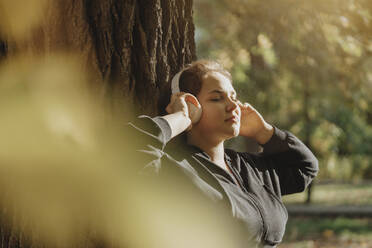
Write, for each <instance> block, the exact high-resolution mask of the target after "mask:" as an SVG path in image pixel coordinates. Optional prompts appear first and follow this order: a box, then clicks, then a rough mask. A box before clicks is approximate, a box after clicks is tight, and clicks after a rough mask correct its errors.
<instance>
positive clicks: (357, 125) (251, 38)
mask: <svg viewBox="0 0 372 248" xmlns="http://www.w3.org/2000/svg"><path fill="white" fill-rule="evenodd" d="M195 10H196V16H195V23H196V27H197V29H196V42H197V54H198V56H199V57H212V58H215V59H219V60H220V61H222V63H224V64H225V65H226V66H227V67H229V68H231V70H232V72H233V77H234V82H235V85H236V86H237V87H238V89H239V90H240V97H242V98H245V100H247V101H249V102H251V103H252V104H253V105H254V106H256V107H257V108H258V110H260V111H262V113H263V114H264V116H265V117H266V118H268V119H269V121H272V122H274V123H276V124H278V125H279V126H280V127H282V128H285V129H288V130H290V131H292V132H293V133H295V134H296V135H298V136H299V137H300V138H301V139H302V140H303V141H304V142H305V143H306V144H307V145H309V146H310V147H311V148H312V150H313V151H315V153H316V155H317V156H318V158H319V159H320V166H321V170H320V178H323V179H325V178H333V179H342V180H360V179H363V178H364V179H366V178H367V179H368V178H371V173H370V171H371V168H372V163H371V161H372V160H371V157H370V152H367V151H371V150H372V135H371V134H372V128H371V124H372V123H371V118H370V116H371V111H372V108H371V106H372V104H371V99H370V97H369V96H368V95H369V93H370V92H371V91H372V88H371V85H372V84H371V72H370V69H367V68H371V52H372V50H371V40H372V39H371V38H372V28H371V25H372V23H371V22H372V19H371V12H372V5H371V2H370V1H364V0H363V1H353V0H342V1H332V0H331V1H318V0H315V1H309V2H306V3H304V2H296V1H291V0H280V1H264V2H262V1H255V0H249V1H241V0H234V1H225V0H219V1H208V0H198V1H195Z"/></svg>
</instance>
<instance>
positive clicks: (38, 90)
mask: <svg viewBox="0 0 372 248" xmlns="http://www.w3.org/2000/svg"><path fill="white" fill-rule="evenodd" d="M118 2H120V3H118V4H116V2H115V1H70V0H65V1H59V0H55V1H53V0H28V1H25V0H13V1H7V0H0V196H1V197H0V204H1V207H2V208H1V211H0V221H1V227H0V233H1V247H37V245H39V246H43V247H45V246H47V247H96V246H97V245H98V246H99V247H105V246H110V245H116V247H128V246H130V247H181V246H180V245H181V244H182V245H183V246H182V247H190V246H197V245H198V244H199V245H200V242H202V243H203V247H214V248H215V247H239V245H240V244H239V243H238V241H239V240H240V238H241V237H236V236H234V231H232V233H231V234H230V236H229V235H226V233H224V232H225V231H226V229H224V228H221V229H216V227H217V226H221V225H219V224H221V223H224V224H226V223H229V218H228V216H225V215H223V213H221V212H219V211H217V210H216V212H211V210H210V209H211V208H209V206H208V205H203V204H204V203H202V202H200V201H198V200H196V201H195V202H192V203H190V202H189V201H187V202H185V199H186V200H187V199H189V198H192V196H191V195H190V196H189V195H188V194H189V193H188V192H187V190H185V191H184V192H183V194H184V195H185V198H184V199H178V200H179V201H178V202H177V203H176V204H175V205H174V206H172V207H173V209H181V210H182V211H181V213H182V214H181V215H180V214H179V213H178V214H177V213H174V212H172V211H169V208H163V206H164V203H165V202H167V203H170V202H174V199H172V198H171V197H169V196H170V195H172V194H169V193H170V192H169V189H168V188H166V187H162V186H161V185H160V187H158V188H151V187H148V188H147V187H146V185H147V182H144V181H141V180H140V179H138V178H135V177H132V175H133V173H134V171H137V169H138V168H136V167H135V166H134V167H133V165H134V164H135V163H134V162H133V161H137V160H136V158H133V157H132V156H131V154H128V153H126V152H125V151H126V149H127V147H128V146H130V144H131V140H133V139H135V137H132V136H131V135H130V134H128V133H125V132H123V125H124V124H125V123H126V122H127V121H128V120H129V119H130V118H132V117H133V116H135V115H136V114H137V113H136V114H134V113H133V108H132V106H133V104H134V105H138V106H141V107H142V109H140V110H139V112H141V113H143V112H146V111H147V112H148V113H152V114H154V113H155V112H156V111H155V109H156V100H157V98H159V97H160V95H161V92H163V91H165V89H167V88H169V84H167V83H168V82H169V81H170V79H171V77H172V76H173V75H174V74H175V72H177V71H178V70H179V68H181V67H182V66H183V65H184V64H186V63H189V62H191V61H192V60H194V59H196V58H210V59H216V60H218V61H219V62H221V63H222V64H223V65H224V66H225V67H226V68H227V69H228V70H230V72H231V73H232V76H233V79H234V86H235V88H236V89H237V91H238V95H239V98H240V99H241V100H243V101H247V102H249V103H251V104H252V105H253V106H254V107H255V108H256V109H257V110H258V111H259V112H260V113H262V115H263V116H264V117H265V119H266V120H267V121H268V122H270V123H273V124H275V125H276V126H278V127H280V128H281V129H286V130H289V131H291V132H292V133H294V134H295V135H296V136H298V137H299V138H300V139H301V140H302V141H303V142H304V143H305V144H306V145H308V146H309V147H310V148H311V150H312V151H313V152H314V153H315V154H316V156H317V158H318V159H319V165H320V173H319V176H318V178H317V179H316V181H315V182H314V184H313V185H312V187H311V191H307V192H304V193H301V194H295V195H291V196H286V197H285V198H284V201H285V203H286V204H287V206H288V209H289V212H290V220H289V223H288V225H287V232H286V235H285V240H284V243H283V244H282V245H281V246H280V247H287V248H288V247H293V248H300V247H303V248H305V247H306V248H315V247H326V248H330V247H339V248H341V247H358V248H360V247H372V159H371V157H372V106H371V103H372V98H371V94H372V2H371V0H309V1H296V0H275V1H274V0H266V1H260V0H194V1H191V0H177V1H170V0H169V1H167V0H163V1H161V3H162V5H161V6H160V5H159V2H160V1H157V0H149V1H118ZM192 10H193V11H192ZM119 13H120V14H119ZM154 23H156V25H157V26H154ZM194 25H195V30H194V29H193V27H194ZM138 30H139V31H138ZM113 99H114V100H115V101H112V100H113ZM238 142H241V141H235V144H234V142H233V144H232V145H236V146H241V145H242V144H241V143H238ZM133 188H135V189H136V190H135V191H133V190H132V189H133ZM154 195H155V196H164V198H163V197H160V198H158V197H154ZM148 206H153V207H155V209H154V208H149V207H148ZM186 206H187V207H186ZM189 206H192V207H191V208H190V207H189ZM206 206H207V207H206ZM154 212H156V213H157V215H154V214H153V213H154ZM77 216H78V217H77ZM216 216H218V219H219V221H220V223H216V221H215V220H216V219H217V218H216ZM221 216H224V217H221ZM221 218H222V220H221ZM164 219H167V220H168V221H167V222H164V221H163V220H164ZM171 220H172V221H171ZM190 220H193V221H190ZM195 220H198V221H197V223H196V224H195ZM56 223H58V224H56ZM133 223H136V224H135V225H134V224H133ZM167 223H168V224H167ZM179 223H182V224H183V226H184V227H185V229H182V230H178V229H177V227H178V226H179ZM195 226H198V227H199V229H194V228H195ZM7 227H10V228H7ZM149 229H150V230H149ZM211 230H212V231H211ZM231 230H234V224H233V223H231ZM201 232H204V235H200V233H201ZM86 233H89V234H91V235H90V236H88V237H87V236H86V235H85V234H86ZM139 234H141V235H139ZM143 234H147V235H145V236H144V235H143ZM169 235H171V236H172V237H175V238H174V239H171V240H170V239H169V238H167V237H169ZM201 236H203V237H205V239H203V240H201V239H200V237H201ZM159 237H161V238H159ZM190 237H193V238H191V239H190ZM225 237H231V240H229V239H225ZM234 242H235V243H234ZM33 244H35V245H36V246H35V245H33Z"/></svg>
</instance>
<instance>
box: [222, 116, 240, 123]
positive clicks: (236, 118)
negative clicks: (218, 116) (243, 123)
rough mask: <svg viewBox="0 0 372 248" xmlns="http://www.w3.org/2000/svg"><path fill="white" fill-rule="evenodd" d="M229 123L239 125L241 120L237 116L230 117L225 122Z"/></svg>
mask: <svg viewBox="0 0 372 248" xmlns="http://www.w3.org/2000/svg"><path fill="white" fill-rule="evenodd" d="M229 121H232V122H236V123H238V122H239V118H238V117H237V116H235V115H233V116H231V117H229V118H227V119H226V120H225V122H229Z"/></svg>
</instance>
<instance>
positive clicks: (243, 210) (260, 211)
mask: <svg viewBox="0 0 372 248" xmlns="http://www.w3.org/2000/svg"><path fill="white" fill-rule="evenodd" d="M129 126H130V127H131V128H132V130H135V131H134V132H135V133H136V135H138V140H135V141H134V142H133V143H134V147H136V149H135V150H136V151H137V152H139V153H140V154H141V155H140V156H141V158H142V162H143V163H144V164H145V170H151V171H155V172H156V173H160V174H161V173H167V171H168V170H178V171H181V172H182V174H184V175H186V177H187V178H188V179H189V180H190V182H192V184H193V185H194V186H196V187H197V188H198V189H199V190H200V192H202V193H203V194H204V195H205V196H207V197H208V198H209V199H211V200H212V201H215V202H224V203H225V204H226V206H227V207H228V208H229V209H231V212H232V215H233V216H234V217H235V218H237V219H239V220H241V221H242V222H243V223H245V225H246V226H247V228H248V230H249V233H250V235H251V238H252V239H253V240H255V241H257V243H259V244H261V245H264V246H265V247H275V246H276V245H277V244H279V243H280V242H281V241H282V238H283V235H284V232H285V226H286V222H287V219H288V214H287V210H286V208H285V206H284V205H283V203H282V200H281V197H282V195H286V194H292V193H297V192H302V191H304V189H305V188H306V187H307V186H308V185H309V183H310V182H311V181H312V179H313V178H314V177H315V176H316V175H317V172H318V161H317V159H316V158H315V157H314V155H313V154H312V152H311V151H310V150H309V149H308V148H307V147H306V146H305V145H304V144H303V143H302V142H301V141H300V140H299V139H298V138H296V137H295V136H294V135H293V134H291V133H290V132H287V131H282V130H280V129H278V128H276V127H274V129H275V131H274V135H273V136H272V138H271V139H270V140H269V141H268V142H267V143H266V144H264V145H263V152H262V153H260V154H258V155H257V154H256V155H254V154H250V153H246V152H236V151H234V150H230V149H225V160H226V162H227V164H228V166H229V167H230V169H231V171H232V172H233V175H231V173H228V172H226V171H225V170H223V169H222V168H220V167H219V166H217V165H216V164H214V163H213V162H212V161H211V160H210V159H209V156H208V155H207V154H206V153H205V152H203V151H202V150H200V149H199V148H198V147H195V146H191V145H187V144H185V143H184V142H183V143H182V142H181V145H180V143H178V144H177V145H176V146H174V145H173V146H172V145H169V146H167V144H168V142H169V139H170V137H171V129H170V127H169V124H168V123H167V121H165V120H164V119H163V118H161V117H155V118H150V117H147V116H141V117H140V118H139V119H138V120H137V121H135V122H132V123H129Z"/></svg>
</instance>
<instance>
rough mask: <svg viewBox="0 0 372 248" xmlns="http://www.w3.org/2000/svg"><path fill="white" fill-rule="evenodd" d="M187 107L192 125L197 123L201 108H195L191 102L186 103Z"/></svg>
mask: <svg viewBox="0 0 372 248" xmlns="http://www.w3.org/2000/svg"><path fill="white" fill-rule="evenodd" d="M187 106H188V108H189V116H190V119H191V122H192V124H195V123H198V122H199V120H200V118H201V115H202V108H201V107H196V106H195V105H194V104H193V103H191V102H187Z"/></svg>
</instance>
